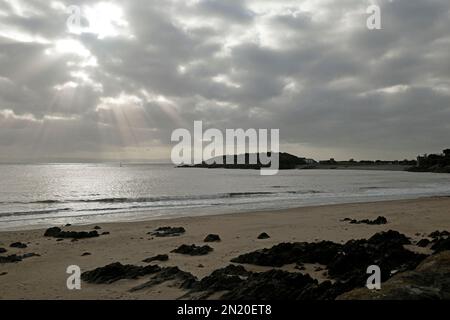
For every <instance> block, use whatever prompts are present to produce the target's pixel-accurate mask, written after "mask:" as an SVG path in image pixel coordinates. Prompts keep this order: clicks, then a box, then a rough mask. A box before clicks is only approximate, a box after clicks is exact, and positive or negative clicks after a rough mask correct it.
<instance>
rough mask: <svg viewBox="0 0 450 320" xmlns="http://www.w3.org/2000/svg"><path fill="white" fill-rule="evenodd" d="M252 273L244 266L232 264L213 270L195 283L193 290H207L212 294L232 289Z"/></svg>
mask: <svg viewBox="0 0 450 320" xmlns="http://www.w3.org/2000/svg"><path fill="white" fill-rule="evenodd" d="M250 274H251V273H250V272H248V271H247V270H245V268H244V267H242V266H236V265H232V264H231V265H228V266H227V267H225V268H222V269H218V270H215V271H213V272H212V273H211V274H210V275H209V276H207V277H204V278H203V279H202V280H200V281H199V282H197V283H195V284H194V286H193V288H192V291H206V292H209V293H210V294H211V293H213V292H215V291H223V290H232V289H233V288H234V287H235V286H236V285H238V284H241V283H242V282H244V280H246V279H247V278H248V276H249V275H250Z"/></svg>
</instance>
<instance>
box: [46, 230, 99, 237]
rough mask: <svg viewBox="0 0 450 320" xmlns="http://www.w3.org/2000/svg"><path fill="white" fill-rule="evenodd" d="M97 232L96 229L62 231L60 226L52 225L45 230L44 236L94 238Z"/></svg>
mask: <svg viewBox="0 0 450 320" xmlns="http://www.w3.org/2000/svg"><path fill="white" fill-rule="evenodd" d="M98 236H99V234H98V232H97V231H96V230H94V231H63V230H61V228H58V227H52V228H49V229H47V230H46V231H45V233H44V237H53V238H60V239H62V238H72V239H84V238H95V237H98Z"/></svg>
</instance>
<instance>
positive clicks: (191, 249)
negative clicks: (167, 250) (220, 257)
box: [171, 244, 213, 256]
mask: <svg viewBox="0 0 450 320" xmlns="http://www.w3.org/2000/svg"><path fill="white" fill-rule="evenodd" d="M211 251H213V248H211V247H210V246H208V245H205V246H196V245H195V244H191V245H187V244H182V245H181V246H179V247H178V248H177V249H174V250H172V251H171V252H175V253H180V254H187V255H190V256H203V255H206V254H208V253H210V252H211Z"/></svg>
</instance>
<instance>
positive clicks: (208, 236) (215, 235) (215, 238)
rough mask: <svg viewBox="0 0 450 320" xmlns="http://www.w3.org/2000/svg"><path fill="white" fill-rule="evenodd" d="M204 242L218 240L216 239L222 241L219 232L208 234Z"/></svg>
mask: <svg viewBox="0 0 450 320" xmlns="http://www.w3.org/2000/svg"><path fill="white" fill-rule="evenodd" d="M203 241H204V242H216V241H220V237H219V236H218V235H217V234H208V235H207V236H206V238H205V240H203Z"/></svg>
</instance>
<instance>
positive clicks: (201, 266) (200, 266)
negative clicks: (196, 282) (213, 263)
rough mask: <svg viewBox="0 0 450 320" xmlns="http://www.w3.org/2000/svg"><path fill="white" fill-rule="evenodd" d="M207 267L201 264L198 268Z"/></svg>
mask: <svg viewBox="0 0 450 320" xmlns="http://www.w3.org/2000/svg"><path fill="white" fill-rule="evenodd" d="M204 267H205V266H204V265H202V264H201V263H200V264H199V265H198V266H197V268H204Z"/></svg>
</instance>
